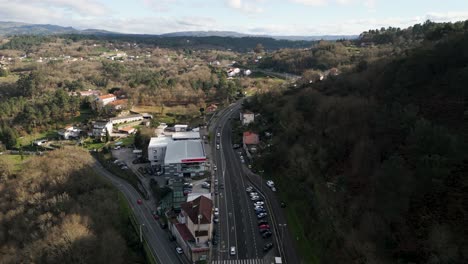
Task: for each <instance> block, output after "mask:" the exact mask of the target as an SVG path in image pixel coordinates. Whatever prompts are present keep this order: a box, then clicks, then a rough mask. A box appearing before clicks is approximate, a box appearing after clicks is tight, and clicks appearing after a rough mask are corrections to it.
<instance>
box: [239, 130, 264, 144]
mask: <svg viewBox="0 0 468 264" xmlns="http://www.w3.org/2000/svg"><path fill="white" fill-rule="evenodd" d="M242 142H243V143H244V145H258V143H259V142H260V140H259V138H258V134H256V133H254V132H251V131H246V132H244V134H243V136H242Z"/></svg>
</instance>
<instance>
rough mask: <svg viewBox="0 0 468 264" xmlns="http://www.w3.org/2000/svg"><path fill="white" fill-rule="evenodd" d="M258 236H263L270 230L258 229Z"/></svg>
mask: <svg viewBox="0 0 468 264" xmlns="http://www.w3.org/2000/svg"><path fill="white" fill-rule="evenodd" d="M259 232H260V234H261V235H262V234H265V233H266V232H271V231H270V229H260V230H259Z"/></svg>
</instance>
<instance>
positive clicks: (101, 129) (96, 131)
mask: <svg viewBox="0 0 468 264" xmlns="http://www.w3.org/2000/svg"><path fill="white" fill-rule="evenodd" d="M112 128H113V126H112V123H111V122H110V121H107V120H101V121H95V122H94V124H93V130H92V136H93V137H105V136H106V134H107V132H109V133H112Z"/></svg>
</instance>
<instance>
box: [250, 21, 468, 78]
mask: <svg viewBox="0 0 468 264" xmlns="http://www.w3.org/2000/svg"><path fill="white" fill-rule="evenodd" d="M467 29H468V22H457V23H434V22H431V21H426V22H425V23H423V24H416V25H414V26H412V27H409V28H406V29H400V28H394V27H389V28H381V29H375V30H369V31H366V32H363V33H362V34H361V35H360V36H359V38H358V39H356V40H343V41H336V42H331V41H320V42H317V43H315V44H314V45H313V46H312V47H311V48H307V49H282V50H278V51H275V52H272V53H270V54H268V55H267V56H266V57H265V58H264V60H263V61H262V62H261V63H260V65H259V66H260V67H261V68H268V69H273V70H276V71H282V72H290V73H295V74H302V73H304V71H306V70H310V69H314V70H319V71H325V70H328V69H330V68H332V67H338V68H339V69H340V70H342V71H347V70H349V69H350V68H351V69H352V68H355V67H363V66H365V65H366V63H370V62H373V61H375V60H378V59H382V58H387V57H389V56H404V55H405V54H406V51H407V50H408V49H412V48H415V47H419V46H421V45H424V43H425V42H432V41H438V40H440V39H442V38H444V37H446V36H447V35H449V34H455V33H462V32H464V31H466V30H467Z"/></svg>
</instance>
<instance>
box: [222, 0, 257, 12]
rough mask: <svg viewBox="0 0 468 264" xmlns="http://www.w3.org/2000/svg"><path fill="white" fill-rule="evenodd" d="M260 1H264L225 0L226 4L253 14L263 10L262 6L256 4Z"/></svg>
mask: <svg viewBox="0 0 468 264" xmlns="http://www.w3.org/2000/svg"><path fill="white" fill-rule="evenodd" d="M260 2H264V0H251V1H249V0H227V1H226V4H227V6H228V7H230V8H233V9H236V10H238V11H241V12H243V13H247V14H253V13H262V12H263V8H261V7H259V6H258V4H259V3H260Z"/></svg>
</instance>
